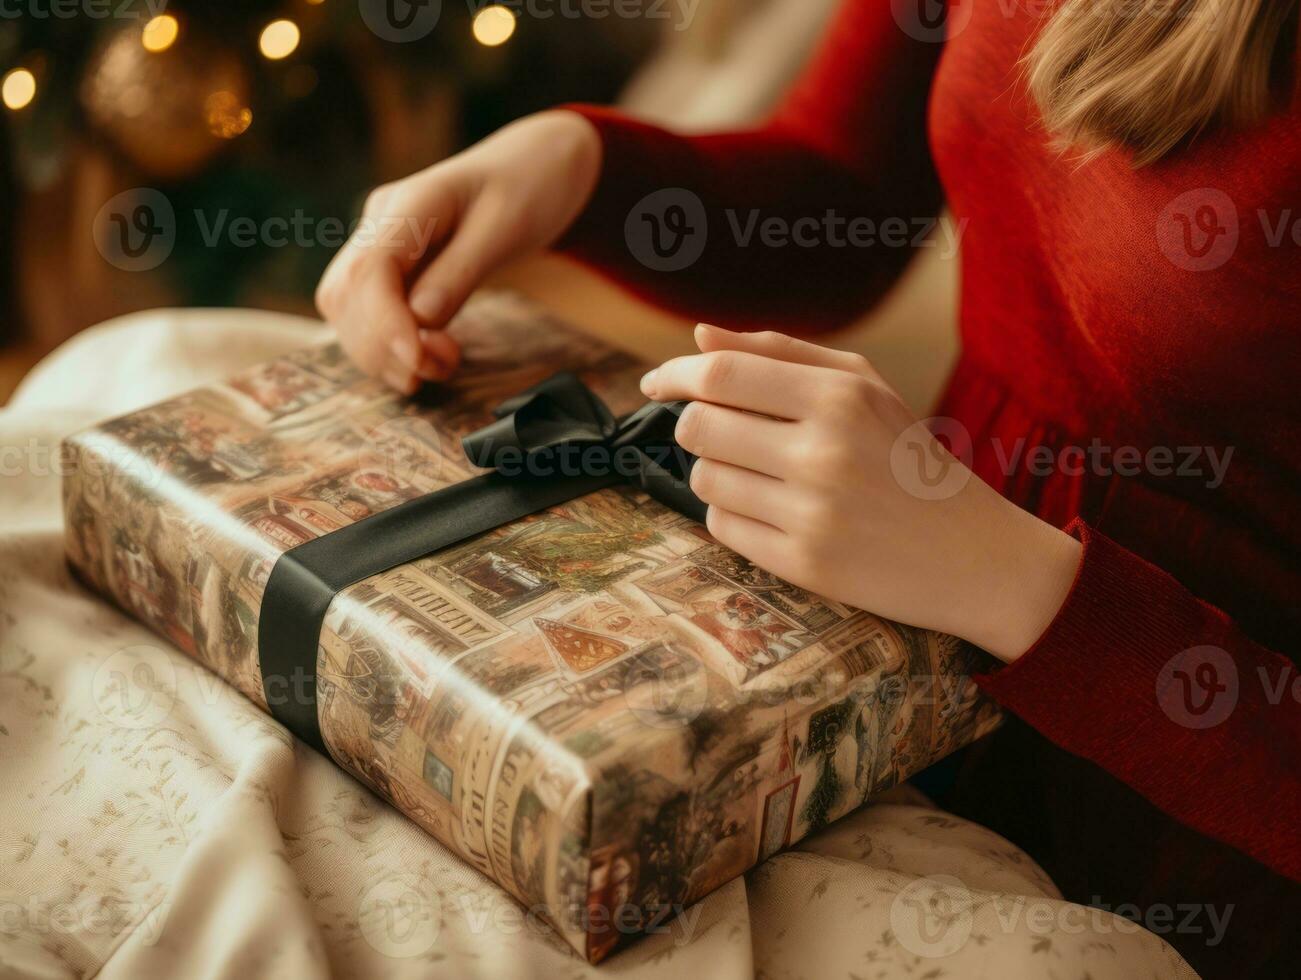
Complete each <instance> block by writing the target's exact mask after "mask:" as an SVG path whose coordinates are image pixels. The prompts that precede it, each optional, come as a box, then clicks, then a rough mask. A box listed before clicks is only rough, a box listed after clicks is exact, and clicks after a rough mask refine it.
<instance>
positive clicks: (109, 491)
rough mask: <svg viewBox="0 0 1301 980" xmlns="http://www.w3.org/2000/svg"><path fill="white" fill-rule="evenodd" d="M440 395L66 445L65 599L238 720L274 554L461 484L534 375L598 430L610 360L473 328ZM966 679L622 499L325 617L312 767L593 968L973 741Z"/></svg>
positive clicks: (379, 397) (376, 590) (168, 408)
mask: <svg viewBox="0 0 1301 980" xmlns="http://www.w3.org/2000/svg"><path fill="white" fill-rule="evenodd" d="M454 329H455V331H456V332H457V334H458V335H459V337H460V338H461V340H462V341H463V343H464V344H465V347H466V351H467V358H466V367H465V369H464V370H463V371H462V372H461V373H460V374H459V375H458V377H457V378H456V379H455V381H453V382H452V383H450V384H447V385H443V386H438V387H437V388H436V389H434V390H432V391H431V392H429V393H428V394H427V395H426V396H423V397H421V398H418V399H415V400H410V399H402V398H400V397H399V396H397V395H396V394H394V393H392V392H391V391H389V390H387V389H386V388H384V387H383V386H382V385H380V384H378V383H376V382H373V381H370V380H367V379H365V378H364V377H362V376H361V375H360V374H359V373H358V372H357V371H356V370H355V369H354V368H353V367H352V365H351V364H350V363H349V362H348V361H347V360H346V359H345V357H344V355H343V354H342V352H341V351H340V350H339V348H338V347H337V346H333V345H330V346H320V347H313V348H308V349H304V350H302V351H299V352H297V353H294V354H292V355H290V356H287V357H284V358H281V359H279V360H276V361H272V362H270V363H268V364H264V365H261V366H259V367H256V368H254V369H252V370H250V371H247V372H245V373H244V374H241V375H239V376H238V377H235V378H232V379H231V380H229V381H227V382H226V383H224V384H220V385H214V386H212V387H208V388H202V389H199V390H196V391H193V392H190V393H188V394H185V395H182V396H180V397H178V398H175V399H172V400H171V401H167V402H164V403H162V404H159V405H155V406H154V407H152V408H148V409H145V410H143V411H140V412H136V413H135V414H132V415H128V416H125V417H123V418H119V419H116V420H114V421H111V422H108V423H106V424H104V425H101V426H99V427H97V428H95V429H92V430H90V431H87V432H84V433H81V434H79V435H77V436H75V437H73V438H71V439H70V440H68V441H67V443H66V444H65V453H66V456H65V473H66V476H65V484H64V502H65V512H66V520H67V551H68V556H69V559H70V561H71V563H72V565H73V567H74V569H75V571H76V572H77V573H78V574H79V576H80V577H81V578H82V579H83V580H84V581H85V582H87V583H88V584H90V585H91V586H92V587H93V588H95V589H96V590H98V591H99V592H101V593H103V594H104V595H105V596H108V597H110V598H111V599H112V600H113V601H115V602H116V603H117V604H118V605H119V606H121V607H122V608H123V609H124V610H126V611H127V612H129V613H130V614H131V615H133V616H135V617H137V618H139V619H140V620H142V621H143V622H145V623H146V624H148V625H149V626H150V627H151V628H152V629H154V630H156V631H157V632H158V633H159V634H160V635H162V636H163V637H166V638H167V639H168V640H170V641H171V642H172V643H174V644H175V645H176V646H178V647H180V648H181V649H182V650H183V651H185V653H187V654H189V655H190V656H192V657H194V658H196V659H197V660H199V661H200V662H202V663H203V664H204V665H205V666H206V667H208V668H209V669H210V670H212V671H214V672H215V673H217V674H219V675H220V676H222V677H223V678H225V679H226V680H227V681H229V682H230V683H231V684H233V685H235V686H236V687H237V688H239V690H240V691H242V692H243V693H244V694H245V695H246V696H247V697H249V698H250V699H251V700H253V701H254V702H255V703H257V704H259V705H260V706H262V707H264V708H265V707H266V699H265V697H264V694H263V683H262V677H261V674H260V671H259V659H258V649H257V638H258V616H259V607H260V604H261V598H262V590H263V588H264V586H265V585H266V582H267V578H268V575H269V573H270V570H271V568H272V567H273V565H274V564H275V562H276V560H277V559H278V558H279V556H280V554H281V553H282V552H284V551H285V550H287V549H289V548H292V547H294V546H296V545H299V544H301V543H303V542H304V541H307V540H310V539H313V538H315V537H317V536H320V535H322V534H325V533H327V532H330V531H333V530H335V529H338V528H340V527H343V526H345V525H348V524H350V523H352V522H354V521H357V520H359V519H361V518H364V517H366V516H368V515H371V514H374V513H377V512H380V511H384V510H386V509H388V508H391V507H393V506H395V505H397V504H399V503H401V502H403V501H407V500H411V499H413V498H417V497H421V496H423V495H425V494H427V493H429V492H430V491H433V490H436V489H438V488H440V487H443V486H446V485H449V484H452V483H457V482H460V481H463V480H465V479H467V478H469V477H472V476H474V475H476V474H477V472H479V471H477V470H475V468H474V467H472V466H470V465H469V463H468V462H467V461H466V459H465V456H464V454H463V452H462V451H461V448H460V438H461V437H462V436H464V435H466V434H467V433H469V432H471V431H473V430H475V429H477V428H479V427H480V426H482V425H483V424H484V423H485V422H487V421H489V420H490V418H491V410H492V408H493V407H494V406H495V405H497V404H498V403H500V402H501V401H503V400H505V399H506V398H508V397H510V396H512V395H514V394H516V393H517V392H519V391H521V390H523V389H525V388H527V387H529V386H531V385H533V384H535V383H537V382H539V381H541V380H543V379H544V378H546V377H547V376H549V375H551V374H553V373H555V372H556V371H558V370H561V369H568V370H573V371H575V372H577V373H578V374H579V376H580V377H581V378H582V379H583V380H584V381H585V382H586V383H587V384H588V385H589V386H590V387H591V388H592V389H593V390H594V391H595V392H597V393H598V394H599V395H600V396H601V397H602V398H603V399H604V400H605V401H606V402H607V403H608V404H609V405H610V406H611V407H612V408H613V409H614V410H616V411H619V412H623V411H628V410H631V409H633V408H636V407H637V406H638V405H639V404H641V402H642V401H643V399H642V398H641V396H640V394H639V393H638V391H637V379H638V378H639V377H640V374H641V373H642V371H643V370H644V366H640V365H638V364H637V363H636V362H635V361H634V360H633V359H631V358H629V357H627V356H626V355H623V354H620V353H616V352H615V351H613V350H611V349H609V348H607V347H604V346H601V345H599V344H597V343H595V342H593V341H591V340H589V339H586V338H583V337H581V336H579V335H578V334H575V333H573V332H571V331H569V330H567V329H565V328H564V327H563V326H562V325H560V324H557V323H555V322H552V321H548V320H547V319H546V318H545V317H544V316H542V315H541V314H539V313H538V311H536V310H535V309H533V308H531V307H529V306H528V305H527V304H525V303H524V302H522V301H521V300H518V299H515V298H512V297H509V296H502V295H496V296H487V297H483V298H481V299H479V300H478V301H476V302H475V303H474V304H472V306H471V307H470V308H469V310H468V311H467V312H466V313H464V314H463V315H462V316H461V317H460V318H459V319H458V321H457V323H456V324H455V326H454ZM981 659H983V655H982V654H980V653H979V652H978V651H976V650H974V649H973V648H971V647H970V646H968V645H966V644H964V643H962V642H960V641H958V640H956V639H954V638H952V637H948V636H944V635H940V634H935V633H929V632H926V631H923V630H917V629H913V628H910V627H905V626H900V625H897V624H895V623H891V622H887V621H885V620H882V619H879V618H877V617H875V616H872V615H870V614H868V613H865V612H860V611H857V610H854V609H851V608H848V607H846V606H843V605H841V604H839V603H836V602H831V601H828V600H824V599H821V598H819V597H817V596H815V595H810V594H809V593H807V592H805V591H803V590H801V589H798V588H796V587H794V586H792V585H789V584H788V583H786V582H783V581H781V580H779V579H776V578H774V577H773V576H771V575H769V574H767V573H765V572H763V571H762V570H760V569H758V568H756V567H755V566H753V565H752V564H750V563H749V562H748V561H746V560H745V559H743V558H741V557H740V556H738V555H736V554H735V553H733V552H731V551H729V550H728V549H726V548H724V547H722V546H720V545H718V544H717V543H715V542H714V541H713V540H712V539H711V538H710V536H709V534H708V533H707V532H706V530H705V529H704V528H703V527H702V526H701V525H699V524H696V523H695V522H693V521H691V520H689V519H687V518H686V517H683V516H681V515H679V514H677V513H675V512H674V511H671V510H669V509H667V508H666V507H664V506H661V505H660V504H659V503H657V502H655V501H654V500H652V499H650V498H649V497H647V496H646V495H645V494H644V493H642V492H641V491H639V490H636V489H634V488H633V487H631V486H626V487H617V488H614V489H606V490H601V491H599V492H596V493H592V494H589V495H587V496H585V497H581V498H578V499H575V500H572V501H570V502H568V503H566V504H563V505H561V506H557V507H553V508H551V509H549V510H547V511H544V512H542V513H540V514H536V515H533V516H531V517H528V518H525V519H522V520H519V521H516V522H514V523H511V524H508V525H506V526H503V527H500V528H498V529H496V530H493V531H490V532H488V533H486V534H483V535H481V536H478V537H476V538H473V539H471V540H469V541H466V542H464V543H461V544H458V545H455V546H453V547H450V548H447V549H445V550H443V551H440V552H438V553H435V554H432V555H430V556H428V557H426V558H423V559H421V560H418V561H415V562H411V563H409V564H407V565H403V566H400V567H397V568H394V569H392V570H390V571H387V572H384V573H382V574H378V575H375V576H373V577H371V578H369V579H366V580H365V581H362V582H360V583H358V584H356V585H354V586H352V587H349V588H347V589H345V590H344V591H343V592H341V593H339V594H338V595H337V596H336V598H335V600H334V601H333V603H332V604H331V606H330V608H329V612H328V614H327V616H326V619H325V625H324V628H323V629H322V631H321V636H320V646H319V653H318V661H317V665H316V670H317V692H316V696H317V711H318V717H319V719H320V727H321V733H322V736H323V740H324V743H325V746H326V748H327V749H328V752H329V754H330V755H331V756H332V757H333V759H334V760H335V762H337V763H338V764H339V765H340V766H342V767H343V768H344V769H346V770H348V771H349V772H350V773H352V774H353V775H354V776H355V777H356V778H358V779H360V780H361V781H362V782H363V783H365V784H366V785H367V786H369V787H371V788H372V789H373V790H374V791H375V792H376V793H378V794H379V795H380V796H382V797H384V798H385V799H386V800H389V801H390V802H392V803H393V805H394V806H396V807H397V808H398V809H399V810H401V811H402V812H403V813H405V814H406V815H407V816H409V817H410V818H411V819H412V820H414V821H416V823H418V824H419V825H420V826H421V827H423V828H424V829H425V830H426V831H428V832H429V833H430V834H432V835H433V836H434V837H436V838H437V839H438V840H439V841H441V842H442V843H443V844H445V845H447V846H448V847H450V848H452V849H453V850H455V851H456V852H457V853H458V854H460V855H461V856H462V857H463V858H464V859H465V860H466V861H468V862H469V863H471V864H472V865H473V866H474V867H476V868H478V869H479V870H481V871H482V872H483V873H484V874H485V875H488V876H490V877H491V878H492V879H494V880H495V881H497V882H498V883H500V885H501V886H502V887H503V888H505V889H506V890H507V891H509V892H510V893H511V894H512V895H514V896H515V897H516V898H517V899H518V900H519V901H520V902H522V903H523V904H524V905H526V906H527V907H529V908H530V909H532V910H534V911H536V912H538V913H540V914H541V915H543V916H545V917H546V919H547V920H548V921H550V922H551V923H552V924H553V926H554V928H555V930H556V931H557V933H558V934H559V935H560V936H562V937H563V938H564V939H565V940H566V941H567V942H568V943H570V944H571V945H572V946H573V948H574V949H575V950H577V951H578V952H579V953H580V954H581V955H583V956H585V957H586V958H588V959H589V960H591V961H593V962H595V961H598V960H600V959H601V958H602V957H604V956H605V955H607V954H608V953H609V952H610V951H611V950H612V949H613V948H615V946H616V945H618V943H619V942H620V941H623V940H625V939H627V938H629V937H630V936H632V935H635V934H637V933H638V932H640V931H644V929H645V928H647V927H650V926H653V925H655V924H657V923H661V922H663V921H664V920H665V919H666V918H667V917H668V916H671V915H673V914H675V913H676V912H677V911H679V910H680V909H681V908H682V907H683V906H685V905H687V904H689V903H691V902H693V901H695V900H697V899H699V898H701V897H702V896H704V895H705V894H707V893H708V892H710V891H712V890H713V889H715V888H717V887H719V886H720V885H722V884H724V883H725V882H727V881H729V880H730V879H732V878H735V877H736V876H738V875H740V874H741V873H742V872H744V871H745V870H746V869H748V868H750V867H751V866H753V865H754V864H756V863H757V862H759V861H762V860H764V859H765V858H766V857H768V856H769V855H771V854H773V853H775V852H776V851H778V850H780V849H782V848H784V847H787V846H789V845H790V844H792V843H793V842H795V841H797V840H799V839H800V838H801V837H803V836H804V835H806V834H808V833H810V832H812V831H814V830H817V829H818V828H819V827H821V826H823V825H824V824H826V823H827V822H829V821H831V820H834V819H836V818H837V817H838V816H840V815H842V814H844V813H846V812H848V811H849V810H851V809H852V808H854V807H856V806H858V805H859V804H861V803H862V802H863V800H864V799H865V798H866V797H867V796H869V795H870V794H871V793H873V792H875V791H878V790H881V789H884V788H887V787H889V786H891V785H893V784H895V783H897V782H898V781H900V780H901V779H904V778H906V777H907V776H909V775H910V774H912V773H913V772H916V771H917V770H920V769H922V768H924V767H925V766H927V765H929V764H930V763H932V762H934V761H936V760H937V759H939V758H941V757H942V756H944V755H946V754H948V753H949V752H951V751H953V750H954V749H956V748H959V747H960V746H962V745H964V744H966V743H968V742H970V741H971V740H972V739H974V738H976V737H978V736H979V735H981V734H983V733H984V732H986V731H988V730H990V729H991V728H992V727H993V726H994V725H995V724H996V723H997V715H996V712H995V710H994V709H993V708H992V706H991V705H989V704H988V703H987V702H985V701H983V700H982V699H980V698H979V697H978V696H977V694H976V692H975V690H974V686H973V685H972V684H971V682H970V680H969V674H970V673H971V672H972V670H973V669H977V668H978V667H979V666H981Z"/></svg>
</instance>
